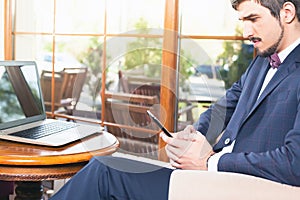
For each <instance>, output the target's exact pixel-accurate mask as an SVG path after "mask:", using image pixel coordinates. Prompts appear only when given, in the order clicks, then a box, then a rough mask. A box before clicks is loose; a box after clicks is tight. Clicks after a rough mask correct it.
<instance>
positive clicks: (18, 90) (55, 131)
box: [0, 61, 103, 147]
mask: <svg viewBox="0 0 300 200" xmlns="http://www.w3.org/2000/svg"><path fill="white" fill-rule="evenodd" d="M49 92H51V91H49ZM102 130H103V128H102V127H101V126H100V125H89V124H82V123H75V122H67V121H62V120H57V119H47V118H46V113H45V107H44V100H43V95H42V91H41V85H40V77H39V72H38V68H37V65H36V62H34V61H0V139H5V140H10V141H16V142H23V143H29V144H36V145H44V146H53V147H56V146H62V145H65V144H68V143H71V142H74V141H77V140H80V139H82V138H85V137H88V136H91V135H93V134H97V133H98V134H99V133H100V134H101V132H102Z"/></svg>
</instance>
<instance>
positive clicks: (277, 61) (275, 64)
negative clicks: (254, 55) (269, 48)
mask: <svg viewBox="0 0 300 200" xmlns="http://www.w3.org/2000/svg"><path fill="white" fill-rule="evenodd" d="M269 59H270V65H271V67H272V68H278V66H279V65H280V64H281V61H280V59H279V57H278V54H277V53H274V54H272V55H271V56H270V57H269Z"/></svg>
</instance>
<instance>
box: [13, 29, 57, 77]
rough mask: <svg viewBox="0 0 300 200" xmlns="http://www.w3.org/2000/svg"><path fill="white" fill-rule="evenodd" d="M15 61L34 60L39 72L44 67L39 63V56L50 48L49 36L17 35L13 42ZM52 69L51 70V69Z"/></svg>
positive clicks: (50, 40) (50, 39)
mask: <svg viewBox="0 0 300 200" xmlns="http://www.w3.org/2000/svg"><path fill="white" fill-rule="evenodd" d="M15 46H16V48H15V59H16V60H36V61H37V64H38V68H39V71H41V70H43V69H44V67H46V66H45V65H44V64H43V63H39V62H38V61H40V54H41V53H42V52H44V51H47V50H51V49H49V48H50V47H51V46H52V37H51V36H41V35H17V36H16V42H15ZM51 69H52V68H51Z"/></svg>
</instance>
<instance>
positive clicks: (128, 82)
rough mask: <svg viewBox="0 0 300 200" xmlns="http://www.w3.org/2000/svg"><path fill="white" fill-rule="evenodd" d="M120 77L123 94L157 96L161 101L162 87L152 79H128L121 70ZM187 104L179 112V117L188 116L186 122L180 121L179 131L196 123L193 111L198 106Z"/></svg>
mask: <svg viewBox="0 0 300 200" xmlns="http://www.w3.org/2000/svg"><path fill="white" fill-rule="evenodd" d="M118 75H119V88H120V90H122V91H123V92H125V93H132V94H139V95H147V96H157V98H158V100H160V85H159V84H157V83H153V81H151V79H149V78H148V79H146V80H143V78H135V79H133V78H130V77H126V76H125V75H124V74H123V73H122V71H121V70H119V72H118ZM143 81H144V82H143ZM156 82H157V81H156ZM185 103H186V106H185V107H183V108H180V109H179V110H178V117H181V116H183V115H186V120H185V121H182V120H181V121H178V124H177V129H178V130H183V129H184V128H185V127H186V126H187V125H191V124H193V123H194V119H193V113H192V110H193V109H194V108H196V107H197V106H196V105H193V104H191V103H190V102H185Z"/></svg>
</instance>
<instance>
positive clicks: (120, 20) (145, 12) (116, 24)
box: [107, 0, 165, 33]
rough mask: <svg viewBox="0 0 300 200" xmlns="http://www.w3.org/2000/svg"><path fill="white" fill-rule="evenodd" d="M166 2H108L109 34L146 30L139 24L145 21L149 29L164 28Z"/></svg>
mask: <svg viewBox="0 0 300 200" xmlns="http://www.w3.org/2000/svg"><path fill="white" fill-rule="evenodd" d="M164 7H165V1H162V0H146V1H141V0H126V1H124V0H109V1H107V32H108V33H122V32H128V31H131V30H135V29H139V28H145V27H143V24H142V26H139V25H138V24H137V22H139V21H141V20H142V21H145V22H146V24H147V28H163V24H164V9H165V8H164Z"/></svg>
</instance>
